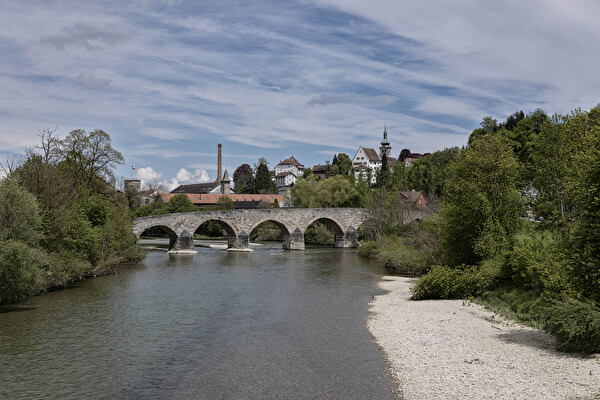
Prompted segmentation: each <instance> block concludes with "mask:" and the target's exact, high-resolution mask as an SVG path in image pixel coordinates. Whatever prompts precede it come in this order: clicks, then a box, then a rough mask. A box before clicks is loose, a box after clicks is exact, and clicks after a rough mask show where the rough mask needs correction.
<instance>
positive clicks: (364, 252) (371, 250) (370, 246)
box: [358, 240, 378, 257]
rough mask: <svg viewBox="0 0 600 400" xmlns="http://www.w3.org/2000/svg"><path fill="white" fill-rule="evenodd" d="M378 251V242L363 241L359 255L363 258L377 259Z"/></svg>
mask: <svg viewBox="0 0 600 400" xmlns="http://www.w3.org/2000/svg"><path fill="white" fill-rule="evenodd" d="M377 250H378V249H377V242H376V241H375V240H363V241H362V242H361V243H360V247H359V248H358V255H359V256H361V257H375V255H376V254H377Z"/></svg>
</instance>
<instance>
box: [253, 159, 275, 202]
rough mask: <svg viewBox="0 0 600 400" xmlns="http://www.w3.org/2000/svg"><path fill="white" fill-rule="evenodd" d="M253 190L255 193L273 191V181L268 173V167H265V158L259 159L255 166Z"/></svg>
mask: <svg viewBox="0 0 600 400" xmlns="http://www.w3.org/2000/svg"><path fill="white" fill-rule="evenodd" d="M254 192H255V193H261V194H264V193H275V192H274V191H273V181H272V180H271V175H270V174H269V168H268V167H267V163H266V160H264V159H259V163H258V166H257V167H256V177H255V179H254Z"/></svg>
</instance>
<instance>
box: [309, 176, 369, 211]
mask: <svg viewBox="0 0 600 400" xmlns="http://www.w3.org/2000/svg"><path fill="white" fill-rule="evenodd" d="M362 203H363V199H362V198H361V196H360V193H359V191H358V190H357V189H356V186H355V185H354V182H353V179H352V178H351V177H346V176H342V175H338V176H334V177H332V178H329V179H325V180H324V181H321V182H319V183H317V185H316V186H315V187H314V190H313V192H312V197H311V199H310V207H360V206H361V205H362Z"/></svg>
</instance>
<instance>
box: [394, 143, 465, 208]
mask: <svg viewBox="0 0 600 400" xmlns="http://www.w3.org/2000/svg"><path fill="white" fill-rule="evenodd" d="M459 154H460V149H459V148H458V147H451V148H446V149H444V150H440V151H436V152H434V153H433V154H430V155H428V156H426V157H421V158H419V159H418V160H416V161H415V162H414V164H413V166H412V167H404V165H402V164H400V163H398V164H396V166H394V171H393V174H392V175H393V177H392V179H393V181H394V183H395V185H396V187H397V188H399V189H402V190H421V191H423V192H425V193H426V195H427V197H429V198H430V199H434V198H441V197H442V196H443V195H444V193H445V190H444V188H445V182H446V180H447V179H448V176H449V171H450V166H451V165H452V163H454V162H455V161H456V159H457V158H458V155H459Z"/></svg>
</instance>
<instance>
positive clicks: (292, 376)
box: [0, 241, 396, 399]
mask: <svg viewBox="0 0 600 400" xmlns="http://www.w3.org/2000/svg"><path fill="white" fill-rule="evenodd" d="M156 243H157V242H154V241H146V242H145V246H147V248H148V257H147V258H146V259H145V260H144V261H142V262H140V263H139V264H136V265H130V266H124V267H122V268H121V269H120V270H119V273H118V274H116V275H111V276H105V277H101V278H96V279H90V280H87V281H85V282H81V283H79V284H76V285H74V286H73V287H71V288H69V289H66V290H61V291H56V292H52V293H48V294H46V295H44V296H38V297H35V298H32V299H29V300H27V301H25V302H23V303H20V304H18V305H14V306H0V399H154V398H158V399H188V398H189V399H271V398H272V399H285V398H289V399H295V398H310V399H313V398H329V399H369V398H373V399H394V398H396V395H395V394H394V392H393V391H394V389H395V388H396V385H395V383H394V382H393V381H392V378H391V376H390V375H389V373H388V372H387V365H386V363H385V361H384V359H383V355H382V353H381V352H380V350H379V349H378V347H377V345H376V344H374V343H373V340H372V337H371V336H370V334H369V333H368V332H367V330H366V327H365V324H366V320H367V318H368V303H369V300H370V299H371V297H372V296H374V295H376V294H378V293H380V291H379V289H377V282H378V280H379V279H380V278H381V276H382V275H383V274H384V272H385V271H384V269H383V268H382V267H381V266H379V265H377V264H375V263H373V262H372V261H369V260H365V259H362V258H359V257H358V256H357V254H356V251H355V250H348V249H333V248H323V247H314V248H310V247H309V248H307V249H306V250H305V251H283V250H281V243H273V244H264V245H259V246H253V249H254V250H255V251H253V252H230V251H223V250H217V249H213V248H207V247H200V246H197V247H196V250H197V251H198V254H195V255H169V254H167V253H165V251H164V249H162V248H160V247H161V246H158V247H157V246H156ZM159 244H160V243H159Z"/></svg>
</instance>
